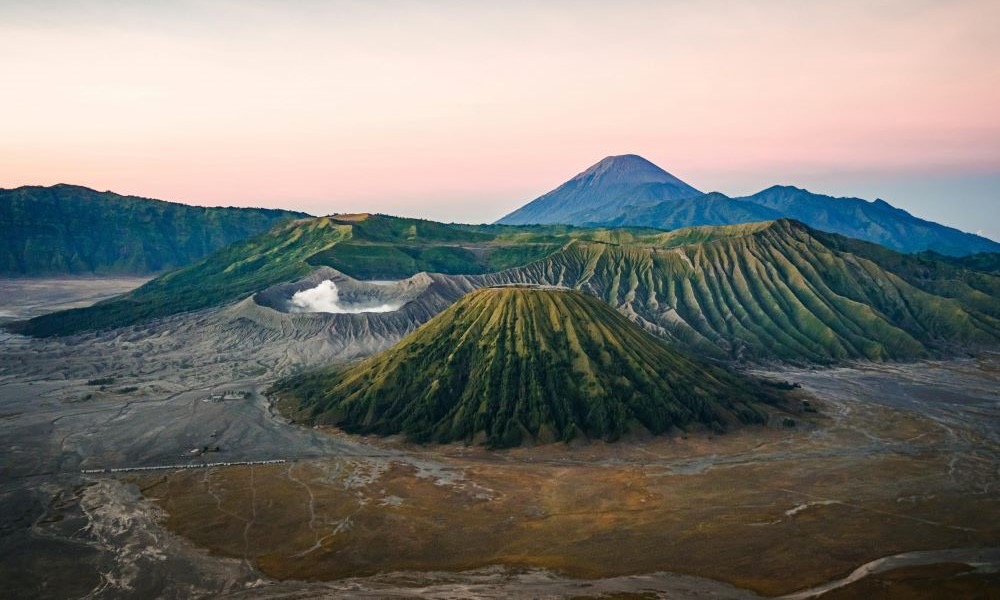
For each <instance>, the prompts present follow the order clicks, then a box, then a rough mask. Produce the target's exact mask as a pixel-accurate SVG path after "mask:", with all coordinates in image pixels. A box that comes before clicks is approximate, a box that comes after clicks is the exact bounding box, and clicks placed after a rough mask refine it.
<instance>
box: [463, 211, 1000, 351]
mask: <svg viewBox="0 0 1000 600" xmlns="http://www.w3.org/2000/svg"><path fill="white" fill-rule="evenodd" d="M684 231H712V232H715V237H713V238H711V239H709V240H707V241H704V242H701V243H684V244H682V245H680V244H677V245H675V244H671V243H670V242H669V240H664V242H665V243H662V244H660V245H643V244H631V245H612V244H600V243H592V242H584V241H574V242H572V243H571V244H569V245H567V246H566V247H564V248H563V249H562V250H561V251H559V252H557V253H555V254H553V255H551V256H549V257H546V258H545V259H543V260H540V261H537V262H534V263H531V264H529V265H526V266H524V267H520V268H517V269H511V270H508V271H504V272H502V273H497V274H493V275H488V276H484V277H482V278H477V280H476V281H477V282H478V284H479V285H496V284H504V283H535V284H545V285H559V286H567V287H571V288H576V289H580V290H583V291H586V292H588V293H590V294H592V295H594V296H597V297H599V298H601V299H603V300H605V301H606V302H608V303H609V304H610V305H612V306H614V307H617V308H618V309H619V310H621V311H622V312H623V313H625V314H626V315H629V316H631V317H632V318H633V319H635V320H636V321H637V322H639V323H641V324H643V325H644V326H645V327H647V328H648V329H649V330H651V331H653V332H655V333H657V334H659V335H661V336H663V337H667V338H671V339H674V340H676V341H678V342H680V343H682V344H684V345H686V346H688V347H689V348H690V349H692V350H694V351H697V352H700V353H703V354H707V355H711V356H716V357H719V358H730V359H749V360H763V359H771V358H779V359H783V360H792V361H803V362H828V361H837V360H845V359H851V358H868V359H875V360H884V359H900V358H916V357H921V356H927V355H930V354H934V353H938V352H943V353H953V352H960V351H962V350H964V349H967V348H976V347H996V346H997V344H998V343H1000V278H998V277H996V276H993V275H989V274H986V273H980V272H966V274H964V275H963V274H961V272H960V271H959V270H958V269H956V268H954V267H949V266H948V265H945V264H943V263H932V266H934V269H930V270H929V269H927V268H926V267H925V266H922V265H923V263H925V262H926V261H923V260H921V259H919V258H915V257H909V256H906V255H902V254H899V253H896V252H892V251H890V250H887V249H885V248H882V247H880V246H877V245H874V244H870V243H866V242H860V241H857V240H849V239H847V238H844V237H842V236H836V235H833V234H825V233H822V232H817V231H815V230H812V229H810V228H808V227H806V226H804V225H802V224H801V223H798V222H795V221H787V220H782V221H775V222H771V223H761V224H753V225H738V226H728V227H705V228H694V229H692V230H681V231H679V232H677V233H678V240H677V241H682V240H684V239H685V238H687V237H690V235H691V234H690V233H688V234H685V235H684V236H681V235H680V234H681V233H682V232H684Z"/></svg>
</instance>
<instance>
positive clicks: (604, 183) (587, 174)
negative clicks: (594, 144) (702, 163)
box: [497, 154, 701, 225]
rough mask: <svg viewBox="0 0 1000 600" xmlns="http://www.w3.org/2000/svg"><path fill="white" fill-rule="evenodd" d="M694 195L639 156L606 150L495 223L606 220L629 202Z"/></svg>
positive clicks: (695, 192)
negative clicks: (597, 159)
mask: <svg viewBox="0 0 1000 600" xmlns="http://www.w3.org/2000/svg"><path fill="white" fill-rule="evenodd" d="M699 195H701V192H699V191H698V190H696V189H694V188H693V187H691V186H690V185H688V184H686V183H684V182H683V181H681V180H680V179H677V178H676V177H674V176H673V175H671V174H670V173H667V172H666V171H664V170H663V169H661V168H659V167H657V166H656V165H654V164H653V163H651V162H649V161H648V160H646V159H644V158H642V157H641V156H636V155H634V154H625V155H621V156H609V157H607V158H605V159H603V160H601V161H600V162H598V163H597V164H595V165H593V166H591V167H590V168H589V169H587V170H586V171H584V172H582V173H580V174H579V175H577V176H576V177H574V178H572V179H570V180H569V181H567V182H566V183H564V184H562V185H561V186H559V187H558V188H556V189H554V190H552V191H551V192H549V193H547V194H545V195H543V196H540V197H539V198H536V199H535V200H532V201H531V202H529V203H528V204H526V205H525V206H523V207H521V208H519V209H518V210H516V211H514V212H512V213H510V214H509V215H507V216H505V217H503V218H502V219H500V220H499V221H497V223H500V224H505V225H530V224H553V223H564V224H570V225H585V224H588V223H597V222H610V221H611V220H612V219H614V218H616V217H618V216H619V215H621V214H622V212H623V211H625V210H628V209H631V207H636V206H649V205H652V204H656V203H658V202H663V201H665V200H679V199H683V198H691V197H694V196H699Z"/></svg>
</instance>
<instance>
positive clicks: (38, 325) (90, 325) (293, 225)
mask: <svg viewBox="0 0 1000 600" xmlns="http://www.w3.org/2000/svg"><path fill="white" fill-rule="evenodd" d="M350 232H351V230H350V227H349V226H347V225H343V224H340V223H338V222H337V221H334V220H332V219H329V218H326V217H321V218H318V219H307V220H302V221H292V222H289V223H285V224H283V225H279V226H278V227H276V228H275V229H274V230H273V231H271V232H269V233H266V234H263V235H260V236H257V237H254V238H251V239H249V240H247V241H244V242H239V243H237V244H233V245H232V246H228V247H226V248H224V249H222V250H220V251H219V252H217V253H215V254H213V255H212V256H210V257H208V258H205V259H203V260H201V261H199V262H197V263H195V264H193V265H190V266H187V267H184V268H182V269H178V270H176V271H171V272H170V273H167V274H166V275H162V276H160V277H157V278H156V279H154V280H152V281H150V282H149V283H147V284H145V285H143V286H141V287H139V288H137V289H135V290H133V291H131V292H129V293H128V294H124V295H122V296H119V297H117V298H111V299H109V300H105V301H103V302H98V303H97V304H95V305H93V306H89V307H86V308H75V309H70V310H65V311H61V312H57V313H51V314H48V315H42V316H40V317H35V318H34V319H31V320H28V321H21V322H16V323H12V324H10V325H9V326H8V327H10V329H11V330H13V331H16V332H19V333H25V334H28V335H37V336H51V335H67V334H71V333H76V332H79V331H86V330H92V329H109V328H113V327H122V326H126V325H132V324H134V323H138V322H141V321H143V320H146V319H151V318H155V317H165V316H168V315H172V314H176V313H180V312H186V311H192V310H198V309H201V308H206V307H210V306H218V305H220V304H225V303H226V302H231V301H233V300H237V299H240V298H245V297H246V296H248V295H250V294H252V293H254V292H256V291H258V290H261V289H264V288H266V287H268V286H271V285H274V284H276V283H280V282H283V281H290V280H292V279H296V278H298V277H301V276H303V275H305V274H306V273H308V272H309V270H310V266H309V265H308V264H307V263H306V259H307V258H308V257H310V256H312V255H313V254H316V253H317V252H319V251H321V250H324V249H326V248H327V247H329V246H330V245H332V244H335V243H336V242H337V241H339V240H341V239H344V238H346V237H349V236H350Z"/></svg>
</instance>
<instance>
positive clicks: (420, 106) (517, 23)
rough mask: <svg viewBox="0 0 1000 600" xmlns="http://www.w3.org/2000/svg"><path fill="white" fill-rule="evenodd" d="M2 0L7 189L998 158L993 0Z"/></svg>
mask: <svg viewBox="0 0 1000 600" xmlns="http://www.w3.org/2000/svg"><path fill="white" fill-rule="evenodd" d="M10 4H11V3H4V4H3V5H2V6H0V80H2V81H3V82H4V92H3V93H2V94H0V114H3V115H4V116H3V120H2V122H0V123H2V127H0V187H14V186H18V185H23V184H52V183H57V182H67V183H77V184H82V185H87V186H90V187H94V188H97V189H101V190H104V189H112V190H115V191H118V192H121V193H131V194H137V195H143V196H150V197H158V198H164V199H171V200H178V201H184V202H188V203H192V204H213V205H214V204H226V205H230V204H232V205H265V206H282V207H288V208H297V209H302V210H306V211H309V212H312V213H316V214H318V213H329V212H341V211H360V210H369V211H380V212H388V213H394V214H405V215H414V216H423V217H428V218H435V219H442V220H460V221H489V220H493V219H495V218H497V217H499V216H501V215H502V214H504V213H506V212H508V211H509V210H511V209H513V208H515V207H517V206H519V205H521V204H523V203H524V202H526V201H527V200H530V199H531V198H533V197H534V196H537V195H539V194H541V193H543V192H545V191H547V190H548V189H551V188H552V187H554V186H555V185H557V184H558V183H560V182H561V181H563V180H565V179H567V178H569V177H571V176H572V175H574V174H575V173H577V172H579V171H581V170H582V169H584V168H586V167H587V166H588V165H589V164H591V163H593V162H595V161H597V160H598V159H600V158H601V157H603V156H606V155H609V154H621V153H637V154H642V155H643V156H646V157H647V158H649V159H650V160H652V161H654V162H656V163H658V164H660V165H661V166H663V167H664V168H666V169H667V170H669V171H671V172H673V173H674V174H676V175H678V176H679V177H681V178H683V179H685V180H686V181H689V182H690V183H691V184H692V185H695V186H696V187H699V188H701V189H705V190H716V189H717V190H719V191H723V192H726V193H730V194H740V193H749V192H753V191H756V190H757V189H760V188H762V187H765V186H767V185H769V184H771V183H797V184H800V185H805V186H807V187H810V188H814V191H820V192H832V193H838V192H841V193H853V194H857V195H862V196H866V197H874V195H875V194H876V193H880V192H879V190H880V189H888V190H889V191H890V192H892V190H894V189H900V190H901V189H903V188H893V187H892V186H891V185H890V186H889V187H888V188H885V185H883V186H882V188H879V185H873V186H869V187H866V185H867V184H865V182H866V181H867V182H872V181H875V182H879V181H881V182H883V183H884V182H888V181H908V180H909V181H918V180H919V179H920V178H921V177H935V178H938V179H940V178H942V177H943V178H950V179H949V181H951V180H954V181H956V182H959V183H958V185H960V184H961V182H962V181H963V178H965V177H968V178H971V179H976V178H978V179H977V180H978V181H982V180H983V179H982V178H983V177H986V178H990V177H993V176H994V175H996V174H1000V110H998V108H997V107H998V106H1000V2H996V1H995V0H987V1H964V2H963V1H955V2H923V1H918V0H905V1H897V2H892V1H890V2H867V1H865V2H802V1H788V2H766V1H754V2H745V3H738V2H667V1H663V2H613V3H612V2H593V3H588V2H544V3H539V2H524V3H518V2H503V3H485V2H482V3H480V2H459V1H456V2H432V1H415V2H381V3H376V2H364V1H358V2H296V3H291V2H277V1H275V2H240V1H236V0H233V1H230V2H195V1H188V2H178V3H173V2H171V3H161V2H149V3H148V4H144V3H141V2H132V3H119V2H65V3H60V2H48V3H44V7H38V6H32V4H33V3H21V4H23V6H10ZM38 4H42V3H38ZM838 174H841V175H842V177H843V178H842V179H838V178H837V177H838ZM990 181H992V179H990ZM998 181H1000V179H998ZM824 186H825V189H824ZM913 187H914V186H912V185H911V186H910V189H912V188H913ZM917 187H918V188H919V187H920V186H917ZM980 187H983V186H980ZM970 189H971V188H970ZM977 189H978V188H977ZM911 193H912V192H911ZM942 193H943V194H947V193H948V192H947V191H946V192H942ZM970 193H971V192H970ZM977 193H979V195H980V197H979V199H978V200H977V202H979V204H976V205H975V206H982V205H983V204H982V202H985V201H987V200H989V198H993V199H995V200H996V201H997V202H1000V198H998V197H997V195H996V194H995V191H991V187H990V186H986V188H984V190H980V192H977ZM984 194H985V195H984ZM990 194H992V196H990ZM915 196H920V194H919V193H917V194H915ZM984 198H985V200H984ZM888 199H889V200H890V201H893V202H894V203H895V204H897V205H900V206H903V207H904V208H905V207H908V206H907V201H908V199H907V198H905V197H900V198H888ZM933 199H934V198H929V197H927V196H926V195H924V196H923V197H922V200H920V198H918V200H919V201H920V202H924V203H925V205H926V206H932V204H931V203H930V200H933ZM946 200H947V201H952V202H954V201H955V199H954V198H941V201H946ZM914 206H920V204H919V202H918V204H916V205H914ZM955 206H957V205H954V204H953V205H952V208H954V207H955ZM970 206H972V205H970ZM970 210H972V209H970ZM914 212H918V211H916V210H915V211H914ZM998 212H1000V211H998ZM930 216H932V217H933V216H934V215H930ZM973 221H975V218H971V220H969V221H968V223H969V224H968V225H967V226H966V228H967V229H974V223H973ZM959 224H962V223H959ZM990 227H994V225H990ZM996 229H997V230H998V231H1000V223H998V224H997V225H996Z"/></svg>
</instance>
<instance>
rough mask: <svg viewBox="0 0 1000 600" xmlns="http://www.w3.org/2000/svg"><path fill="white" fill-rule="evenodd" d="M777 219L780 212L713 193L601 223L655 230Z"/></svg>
mask: <svg viewBox="0 0 1000 600" xmlns="http://www.w3.org/2000/svg"><path fill="white" fill-rule="evenodd" d="M780 218H782V214H781V213H780V212H779V211H776V210H772V209H770V208H767V207H765V206H758V205H756V204H753V203H750V202H737V201H736V200H733V199H732V198H729V197H728V196H725V195H724V194H720V193H718V192H712V193H710V194H705V195H703V196H696V197H694V198H683V199H676V200H666V201H663V202H659V203H657V204H653V205H651V206H645V207H640V208H634V209H631V210H628V211H626V212H624V213H622V214H620V215H618V216H617V217H615V218H614V219H610V220H608V221H604V222H601V224H602V225H604V226H607V227H655V228H658V229H668V230H672V229H680V228H683V227H696V226H703V225H733V224H738V223H755V222H758V221H773V220H776V219H780Z"/></svg>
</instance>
